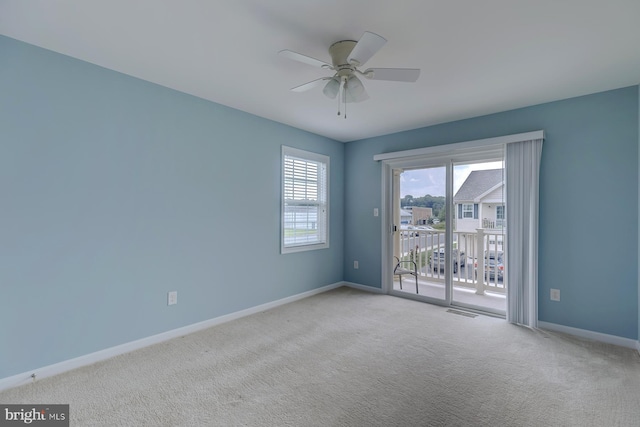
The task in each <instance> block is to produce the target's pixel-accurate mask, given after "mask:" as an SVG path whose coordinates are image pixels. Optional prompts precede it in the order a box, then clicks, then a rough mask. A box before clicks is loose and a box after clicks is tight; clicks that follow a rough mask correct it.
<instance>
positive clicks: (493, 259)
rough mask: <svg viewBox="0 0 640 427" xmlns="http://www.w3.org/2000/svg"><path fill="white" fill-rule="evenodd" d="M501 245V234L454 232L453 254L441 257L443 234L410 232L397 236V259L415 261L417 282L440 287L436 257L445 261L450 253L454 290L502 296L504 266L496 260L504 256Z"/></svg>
mask: <svg viewBox="0 0 640 427" xmlns="http://www.w3.org/2000/svg"><path fill="white" fill-rule="evenodd" d="M505 244H506V239H505V235H504V232H502V231H494V230H485V229H478V230H477V231H476V232H475V233H472V232H458V231H454V232H453V248H452V249H453V250H451V251H449V253H445V252H444V247H445V232H444V231H442V230H419V229H414V230H410V232H408V233H407V232H406V231H405V232H404V235H402V234H401V236H400V249H399V251H400V255H401V259H403V260H411V261H415V263H416V265H417V267H418V274H419V276H420V278H421V279H424V280H426V281H428V282H440V283H444V278H445V269H444V268H445V263H444V262H442V260H441V258H440V256H439V255H440V254H441V253H442V254H443V255H444V256H443V260H446V259H447V258H448V256H449V255H450V254H451V253H452V270H453V284H454V286H460V287H465V288H471V289H475V290H476V293H477V294H484V292H485V291H491V292H498V293H505V289H506V288H505V281H506V266H505V265H504V264H503V263H502V259H503V257H502V256H500V255H503V254H504V253H505V250H506V247H505ZM441 251H442V252H441ZM434 252H437V253H435V254H434ZM482 272H485V274H482Z"/></svg>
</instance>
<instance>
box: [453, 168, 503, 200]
mask: <svg viewBox="0 0 640 427" xmlns="http://www.w3.org/2000/svg"><path fill="white" fill-rule="evenodd" d="M503 171H504V170H503V169H489V170H484V171H472V172H471V173H470V174H469V176H468V177H467V179H466V180H465V181H464V183H462V186H461V187H460V189H459V190H458V192H457V193H456V195H455V196H453V201H454V203H455V202H468V201H472V200H475V199H476V198H477V197H478V196H480V195H481V194H483V193H485V192H487V191H488V190H490V189H491V188H493V187H495V186H496V185H498V184H500V183H501V182H503V180H502V176H503Z"/></svg>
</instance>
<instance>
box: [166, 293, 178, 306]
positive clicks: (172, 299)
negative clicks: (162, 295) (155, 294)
mask: <svg viewBox="0 0 640 427" xmlns="http://www.w3.org/2000/svg"><path fill="white" fill-rule="evenodd" d="M177 303H178V291H172V292H169V293H168V294H167V305H174V304H177Z"/></svg>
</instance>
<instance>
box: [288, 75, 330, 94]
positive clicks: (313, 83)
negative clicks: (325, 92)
mask: <svg viewBox="0 0 640 427" xmlns="http://www.w3.org/2000/svg"><path fill="white" fill-rule="evenodd" d="M327 80H331V77H322V78H320V79H316V80H311V81H310V82H308V83H305V84H303V85H300V86H296V87H292V88H291V90H292V91H294V92H305V91H308V90H309V89H313V88H314V87H316V86H319V85H321V84H322V82H326V81H327Z"/></svg>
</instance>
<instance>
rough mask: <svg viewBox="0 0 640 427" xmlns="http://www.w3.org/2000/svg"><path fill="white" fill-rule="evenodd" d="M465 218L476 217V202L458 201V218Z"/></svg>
mask: <svg viewBox="0 0 640 427" xmlns="http://www.w3.org/2000/svg"><path fill="white" fill-rule="evenodd" d="M465 218H473V219H478V204H477V203H460V204H459V205H458V219H465Z"/></svg>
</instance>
